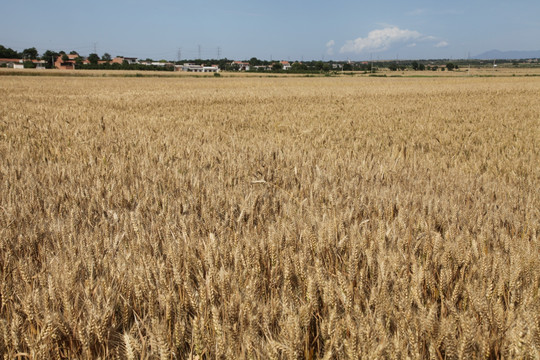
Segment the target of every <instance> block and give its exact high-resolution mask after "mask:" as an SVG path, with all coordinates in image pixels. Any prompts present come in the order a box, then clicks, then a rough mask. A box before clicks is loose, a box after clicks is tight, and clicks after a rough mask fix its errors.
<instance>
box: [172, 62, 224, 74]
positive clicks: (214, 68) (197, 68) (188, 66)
mask: <svg viewBox="0 0 540 360" xmlns="http://www.w3.org/2000/svg"><path fill="white" fill-rule="evenodd" d="M174 71H187V72H219V66H218V65H211V66H207V65H204V64H202V65H198V64H192V63H185V64H184V65H176V66H175V67H174Z"/></svg>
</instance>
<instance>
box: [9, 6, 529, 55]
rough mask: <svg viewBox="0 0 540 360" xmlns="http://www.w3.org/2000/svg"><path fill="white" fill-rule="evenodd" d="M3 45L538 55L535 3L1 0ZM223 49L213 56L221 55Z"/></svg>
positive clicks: (141, 51)
mask: <svg viewBox="0 0 540 360" xmlns="http://www.w3.org/2000/svg"><path fill="white" fill-rule="evenodd" d="M0 9H1V10H0V11H1V12H2V21H0V44H2V45H4V46H6V47H11V48H13V49H16V50H19V51H20V50H22V49H24V48H27V47H32V46H35V47H36V48H37V49H38V51H39V52H40V54H41V53H42V52H43V51H45V50H46V49H51V50H56V51H59V50H65V51H70V50H77V51H79V53H80V54H81V55H88V54H89V53H91V52H93V49H94V46H95V47H96V49H97V52H98V54H99V55H102V54H103V53H104V52H108V53H110V54H111V55H113V56H115V55H124V56H135V57H140V58H146V57H150V58H154V59H167V60H175V59H177V57H178V52H179V49H181V55H182V58H197V57H198V54H199V46H200V53H201V57H203V58H216V57H217V56H218V51H219V53H220V55H221V57H227V58H229V59H249V58H250V57H252V56H255V57H258V58H261V59H270V58H272V59H274V60H275V59H285V60H287V59H290V60H301V59H304V60H311V59H317V60H320V59H322V58H323V57H324V60H330V59H335V60H345V59H351V60H362V59H370V58H371V57H372V58H373V59H395V58H396V57H399V58H400V59H421V58H465V57H467V55H468V53H469V52H470V55H471V56H473V55H476V54H479V53H482V52H484V51H487V50H492V49H498V50H540V1H539V0H516V1H508V0H505V1H501V0H491V1H488V0H452V1H427V0H409V1H400V0H392V1H352V0H343V1H319V0H311V1H306V0H300V1H293V0H290V1H283V0H272V1H268V0H266V1H258V0H251V1H250V0H248V1H217V0H206V1H197V0H192V1H173V0H160V1H149V0H146V1H141V0H130V1H125V0H109V1H104V0H88V1H84V2H83V1H81V2H79V1H67V0H48V1H29V0H0ZM218 48H219V50H218Z"/></svg>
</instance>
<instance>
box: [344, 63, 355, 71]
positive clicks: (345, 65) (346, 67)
mask: <svg viewBox="0 0 540 360" xmlns="http://www.w3.org/2000/svg"><path fill="white" fill-rule="evenodd" d="M352 69H353V68H352V65H351V64H349V63H347V64H343V71H352Z"/></svg>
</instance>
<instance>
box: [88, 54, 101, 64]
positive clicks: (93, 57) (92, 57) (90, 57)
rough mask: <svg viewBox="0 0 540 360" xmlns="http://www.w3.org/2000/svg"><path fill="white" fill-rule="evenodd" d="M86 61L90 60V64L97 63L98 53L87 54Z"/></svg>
mask: <svg viewBox="0 0 540 360" xmlns="http://www.w3.org/2000/svg"><path fill="white" fill-rule="evenodd" d="M88 61H90V64H92V65H97V64H98V61H99V55H98V54H90V55H88Z"/></svg>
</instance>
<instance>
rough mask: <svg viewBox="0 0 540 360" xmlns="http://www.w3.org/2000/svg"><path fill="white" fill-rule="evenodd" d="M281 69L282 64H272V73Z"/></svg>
mask: <svg viewBox="0 0 540 360" xmlns="http://www.w3.org/2000/svg"><path fill="white" fill-rule="evenodd" d="M282 69H283V64H282V63H280V62H277V63H273V64H272V71H280V70H282Z"/></svg>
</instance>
